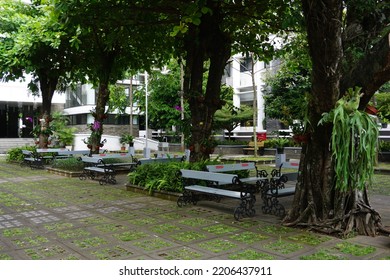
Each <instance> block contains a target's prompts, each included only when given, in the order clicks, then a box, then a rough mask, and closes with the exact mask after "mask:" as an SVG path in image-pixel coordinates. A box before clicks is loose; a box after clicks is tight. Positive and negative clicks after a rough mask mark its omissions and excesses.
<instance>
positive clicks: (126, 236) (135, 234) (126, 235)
mask: <svg viewBox="0 0 390 280" xmlns="http://www.w3.org/2000/svg"><path fill="white" fill-rule="evenodd" d="M147 236H148V235H147V234H146V233H144V232H142V231H126V232H122V233H119V234H115V235H114V237H115V238H118V239H119V240H121V241H124V242H128V241H133V240H137V239H140V238H145V237H147Z"/></svg>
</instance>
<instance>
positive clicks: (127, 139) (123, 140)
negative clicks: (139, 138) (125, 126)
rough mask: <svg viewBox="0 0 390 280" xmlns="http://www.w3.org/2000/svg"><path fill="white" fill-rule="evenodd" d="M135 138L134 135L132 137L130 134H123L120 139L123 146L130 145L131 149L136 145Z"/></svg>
mask: <svg viewBox="0 0 390 280" xmlns="http://www.w3.org/2000/svg"><path fill="white" fill-rule="evenodd" d="M133 141H134V137H133V135H130V134H129V133H123V134H122V135H121V138H120V139H119V142H120V143H121V144H129V147H133V145H134V142H133Z"/></svg>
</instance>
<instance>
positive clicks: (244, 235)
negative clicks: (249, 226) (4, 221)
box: [230, 231, 269, 244]
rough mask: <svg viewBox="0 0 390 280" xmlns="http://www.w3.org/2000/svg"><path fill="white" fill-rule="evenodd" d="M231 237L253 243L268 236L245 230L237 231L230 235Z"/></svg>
mask: <svg viewBox="0 0 390 280" xmlns="http://www.w3.org/2000/svg"><path fill="white" fill-rule="evenodd" d="M230 238H231V239H234V240H236V241H240V242H242V243H245V244H253V243H255V242H259V241H263V240H265V239H268V238H269V237H268V236H264V235H261V234H259V233H254V232H251V231H245V232H241V233H237V234H234V235H231V236H230Z"/></svg>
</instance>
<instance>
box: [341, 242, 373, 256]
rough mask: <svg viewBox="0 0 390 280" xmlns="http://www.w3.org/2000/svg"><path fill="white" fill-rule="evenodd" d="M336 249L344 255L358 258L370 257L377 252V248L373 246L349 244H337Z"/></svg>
mask: <svg viewBox="0 0 390 280" xmlns="http://www.w3.org/2000/svg"><path fill="white" fill-rule="evenodd" d="M335 248H336V249H338V250H339V251H340V252H342V253H344V254H350V255H353V256H357V257H359V256H365V255H369V254H371V253H374V252H375V251H376V248H374V247H372V246H362V245H357V244H352V243H349V242H343V243H339V244H336V246H335Z"/></svg>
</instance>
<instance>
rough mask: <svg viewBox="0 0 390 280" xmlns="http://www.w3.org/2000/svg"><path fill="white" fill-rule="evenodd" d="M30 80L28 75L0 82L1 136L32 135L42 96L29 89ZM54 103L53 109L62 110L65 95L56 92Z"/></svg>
mask: <svg viewBox="0 0 390 280" xmlns="http://www.w3.org/2000/svg"><path fill="white" fill-rule="evenodd" d="M30 80H31V77H30V76H29V75H26V78H25V79H24V80H21V81H14V82H7V83H6V82H1V83H0V138H17V137H19V136H21V137H32V136H31V131H32V129H33V127H34V125H36V124H37V123H38V112H39V111H40V110H39V109H40V108H39V107H40V105H41V103H42V98H41V97H40V96H34V95H33V94H32V93H31V92H29V91H28V88H27V85H28V82H29V81H30ZM52 104H53V106H52V107H53V110H62V109H63V108H64V104H65V95H64V94H59V93H55V94H54V96H53V99H52ZM20 128H23V129H21V130H19V129H20ZM20 132H21V133H20Z"/></svg>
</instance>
